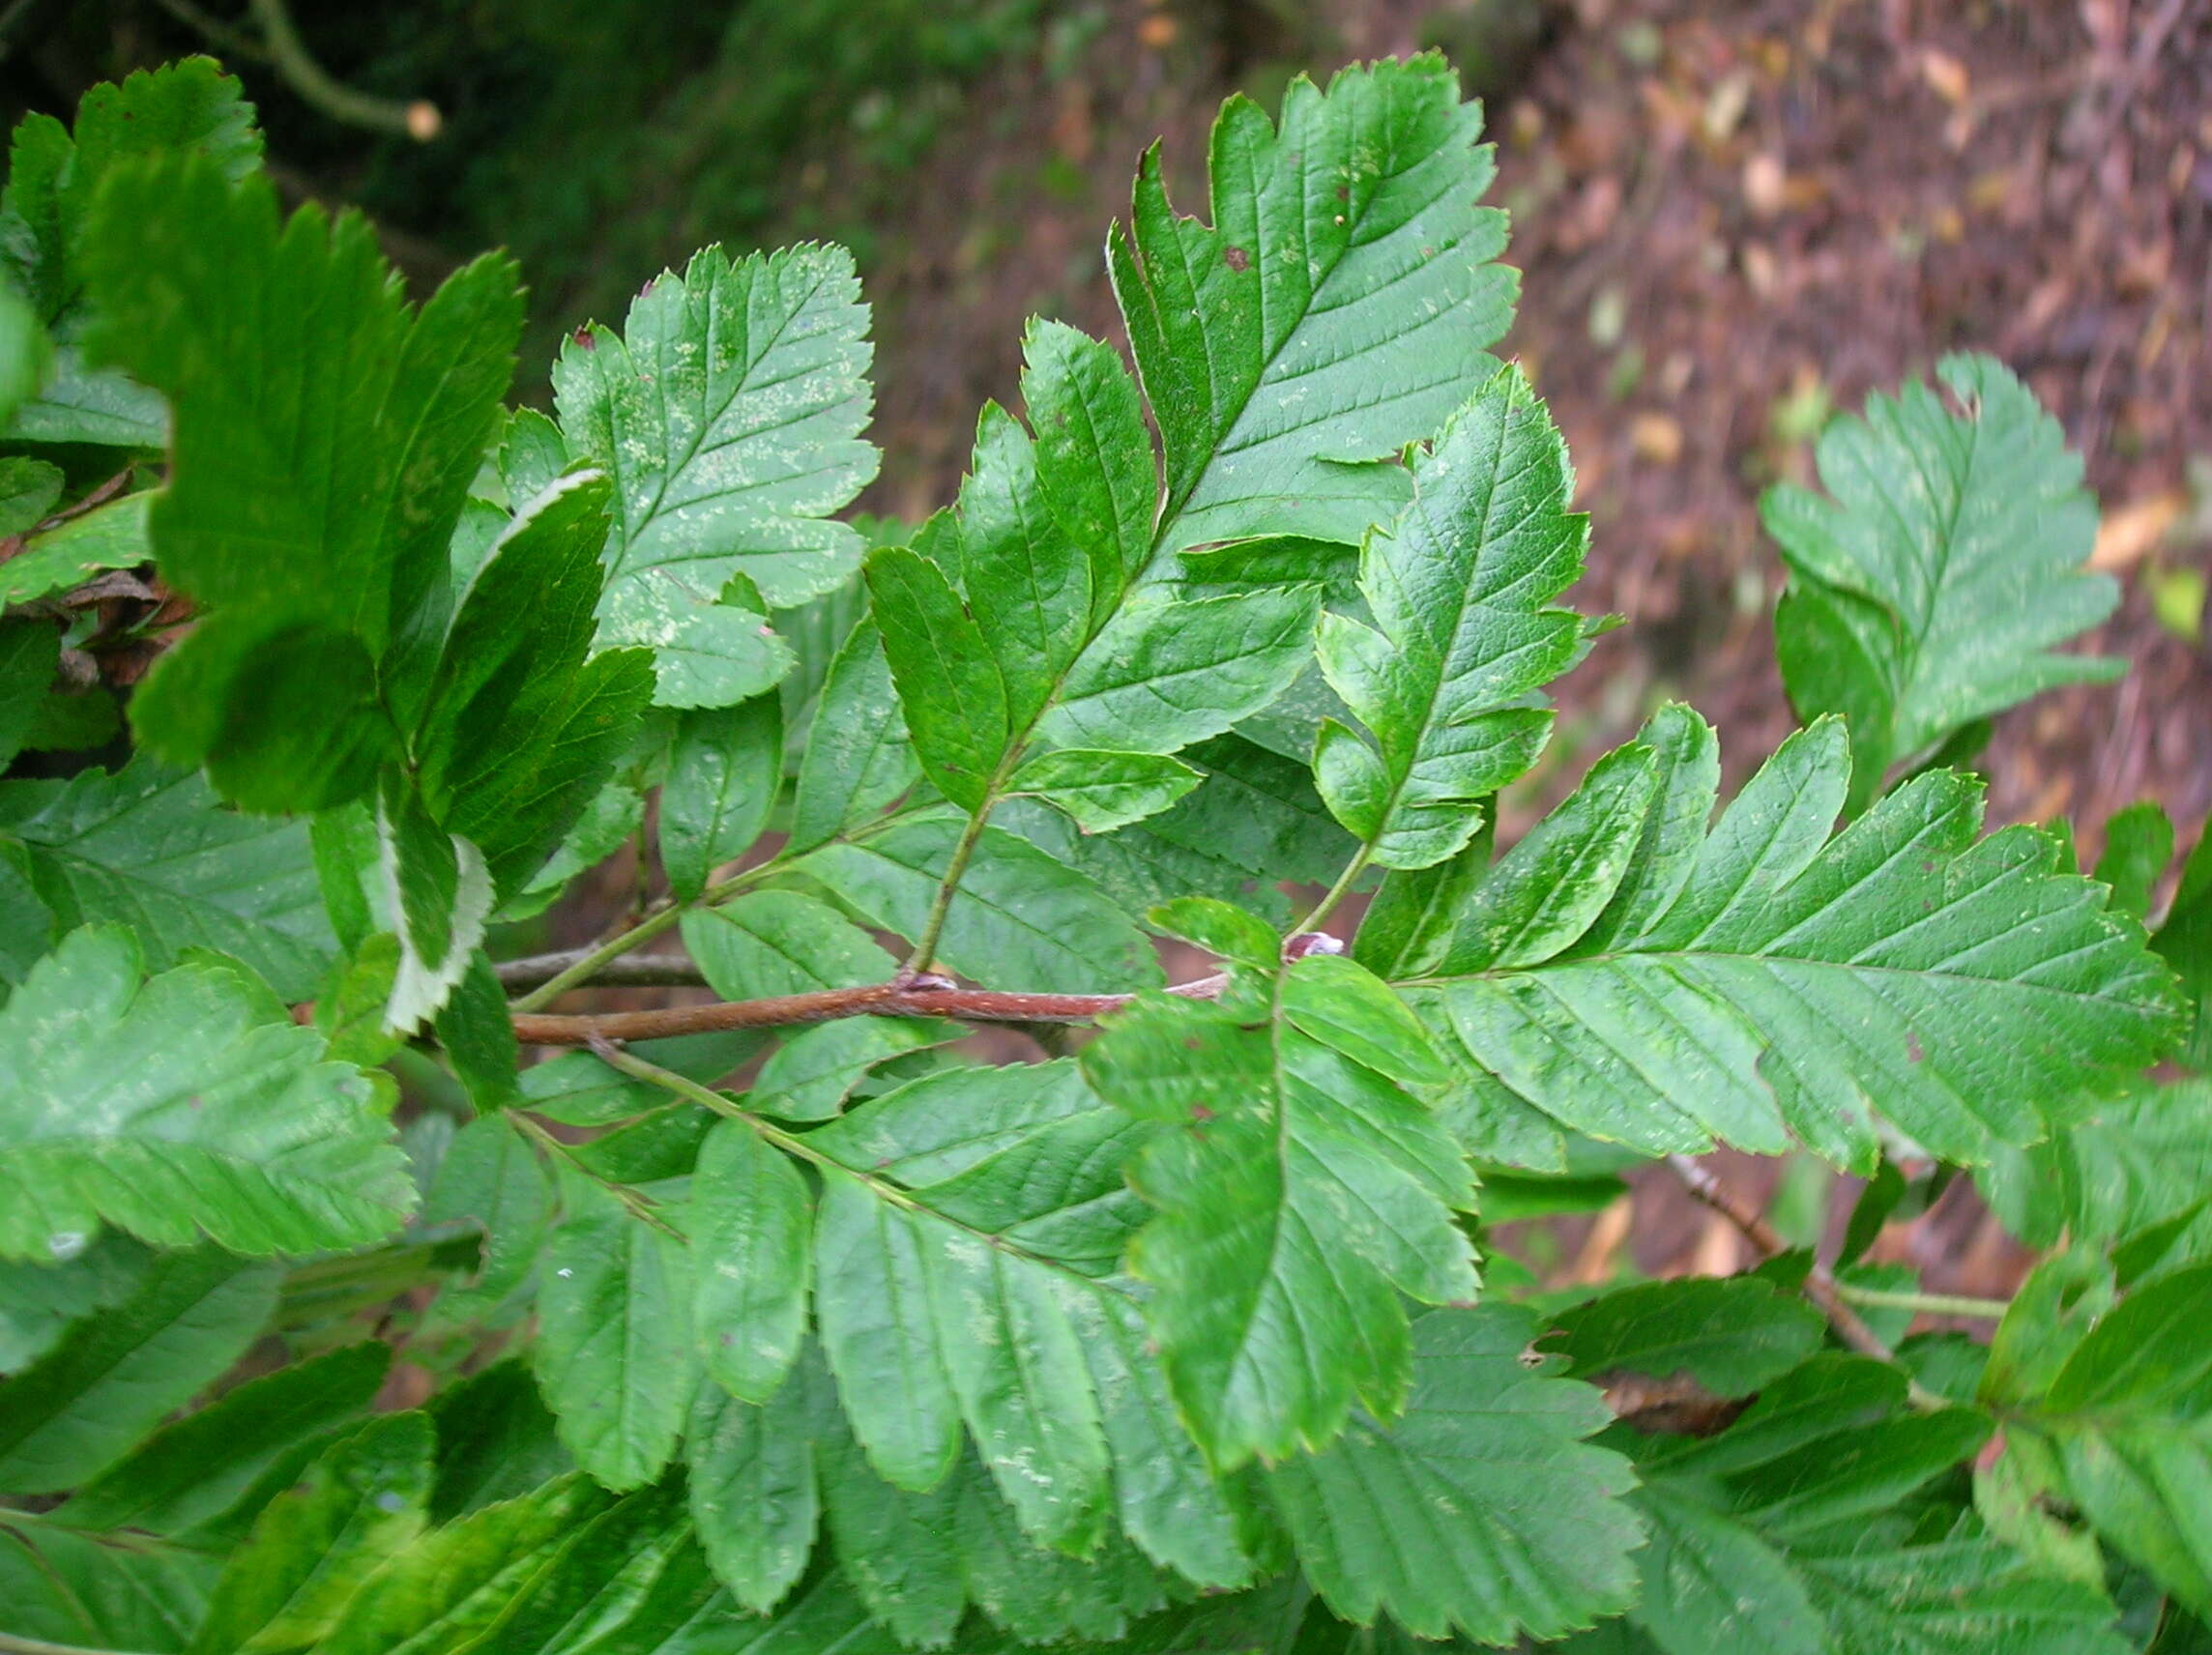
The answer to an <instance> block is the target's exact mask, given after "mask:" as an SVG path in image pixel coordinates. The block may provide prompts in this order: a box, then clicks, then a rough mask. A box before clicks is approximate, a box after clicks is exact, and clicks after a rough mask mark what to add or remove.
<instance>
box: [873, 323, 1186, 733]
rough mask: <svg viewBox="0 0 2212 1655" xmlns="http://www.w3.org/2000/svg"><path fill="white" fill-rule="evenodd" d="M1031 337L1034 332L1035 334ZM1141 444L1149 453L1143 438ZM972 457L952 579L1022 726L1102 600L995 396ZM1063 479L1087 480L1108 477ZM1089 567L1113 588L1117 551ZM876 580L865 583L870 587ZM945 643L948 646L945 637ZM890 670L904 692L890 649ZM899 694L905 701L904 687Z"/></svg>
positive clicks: (1010, 716)
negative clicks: (1098, 599)
mask: <svg viewBox="0 0 2212 1655" xmlns="http://www.w3.org/2000/svg"><path fill="white" fill-rule="evenodd" d="M1032 339H1033V342H1036V335H1035V334H1033V335H1032ZM1032 384H1033V386H1034V385H1035V382H1034V381H1033V382H1032ZM1045 412H1046V411H1045V410H1041V409H1040V410H1038V412H1037V414H1036V415H1034V416H1033V417H1036V418H1043V417H1045ZM1051 412H1053V413H1058V412H1060V411H1059V410H1052V411H1051ZM1140 451H1142V452H1145V453H1146V454H1147V456H1148V457H1150V450H1149V447H1148V448H1147V449H1146V450H1140ZM1100 457H1101V459H1103V458H1105V457H1106V456H1100ZM971 465H972V469H971V471H970V473H969V476H968V479H967V480H966V481H965V482H964V483H962V484H961V488H960V506H959V524H960V551H959V574H960V584H961V587H962V589H963V590H964V591H965V592H966V594H967V597H968V612H969V614H970V615H972V616H973V617H974V619H975V625H976V627H977V628H978V629H979V631H978V635H979V637H980V639H981V642H982V645H983V649H984V651H985V654H984V656H983V657H982V658H984V659H988V660H990V661H993V662H995V663H996V664H997V666H998V669H999V673H998V676H999V681H1000V682H1001V684H1002V686H1003V689H1004V696H1005V702H1006V720H1007V723H1008V725H1009V727H1010V728H1011V729H1013V730H1017V731H1018V730H1026V729H1028V728H1029V726H1030V725H1031V723H1032V722H1033V721H1034V719H1035V718H1036V716H1037V714H1038V713H1039V712H1040V711H1043V710H1044V707H1045V704H1046V703H1047V702H1048V701H1050V700H1051V699H1052V697H1053V693H1054V691H1055V690H1056V689H1057V688H1058V687H1059V684H1060V681H1061V678H1062V675H1063V674H1064V673H1065V672H1066V671H1067V669H1068V667H1069V665H1070V664H1071V663H1072V662H1073V661H1074V659H1075V657H1076V654H1077V653H1078V652H1080V651H1081V650H1082V648H1083V646H1084V645H1085V644H1086V643H1087V642H1088V641H1089V639H1090V633H1091V612H1092V610H1093V608H1099V607H1105V606H1106V605H1102V604H1099V603H1097V602H1096V601H1095V596H1094V594H1093V592H1092V590H1091V582H1092V579H1093V575H1092V568H1091V549H1090V548H1088V547H1086V546H1084V545H1082V544H1080V543H1078V541H1077V540H1076V539H1075V538H1074V537H1072V536H1069V535H1067V534H1065V533H1063V532H1062V530H1061V528H1060V526H1059V524H1058V523H1057V521H1056V520H1055V519H1054V517H1053V514H1052V512H1051V509H1050V508H1049V507H1048V506H1047V505H1046V503H1045V500H1044V498H1043V493H1042V489H1041V486H1040V482H1039V479H1038V477H1037V463H1036V453H1035V450H1034V449H1033V446H1032V444H1031V442H1030V437H1029V433H1028V432H1027V431H1025V430H1024V429H1023V428H1022V426H1021V423H1020V422H1019V421H1016V420H1015V419H1014V417H1013V416H1012V415H1010V414H1008V413H1007V412H1006V411H1005V410H1004V408H1001V407H1000V406H999V405H998V404H997V403H995V402H989V403H985V404H984V406H983V414H982V418H981V420H980V421H978V422H977V424H976V429H975V457H974V459H973V461H972V462H971ZM1069 480H1070V481H1071V482H1083V481H1088V482H1091V483H1093V484H1094V485H1095V484H1099V483H1104V482H1106V480H1107V479H1104V478H1070V479H1069ZM1102 549H1103V548H1102ZM1098 574H1099V576H1100V577H1102V578H1104V579H1106V580H1107V581H1108V582H1109V590H1110V591H1112V592H1115V593H1118V592H1119V591H1120V589H1121V560H1120V558H1119V557H1118V556H1117V557H1114V558H1113V559H1112V561H1110V562H1106V561H1103V560H1102V563H1101V567H1100V568H1099V570H1098ZM875 590H876V588H875V587H874V585H873V583H871V595H873V594H874V592H875ZM876 618H877V624H878V625H879V626H885V634H884V635H885V641H886V643H887V644H890V643H891V642H892V640H893V639H894V638H895V637H896V635H897V633H896V629H895V621H896V618H895V617H893V622H894V624H886V619H885V616H884V613H883V600H879V602H878V603H877V606H876ZM952 643H953V640H952V638H950V637H947V638H946V645H947V646H950V645H951V644H952ZM891 671H892V674H893V675H894V676H896V677H899V678H900V679H901V681H902V684H901V694H902V695H906V691H905V689H904V679H905V674H904V673H902V672H901V669H900V660H899V654H898V653H893V654H892V657H891ZM907 700H908V704H909V705H910V706H911V705H913V704H914V697H913V696H911V695H907ZM926 721H927V718H926V713H925V711H924V710H922V709H919V708H917V711H916V712H915V714H914V715H913V717H912V718H911V719H910V723H912V724H915V725H917V726H918V725H920V724H923V723H925V722H926Z"/></svg>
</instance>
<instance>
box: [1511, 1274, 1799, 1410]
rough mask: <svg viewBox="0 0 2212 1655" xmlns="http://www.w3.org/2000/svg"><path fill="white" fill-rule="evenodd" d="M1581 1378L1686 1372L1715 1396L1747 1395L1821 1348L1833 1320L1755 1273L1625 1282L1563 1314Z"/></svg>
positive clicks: (1567, 1350)
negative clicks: (1627, 1285) (1629, 1284)
mask: <svg viewBox="0 0 2212 1655" xmlns="http://www.w3.org/2000/svg"><path fill="white" fill-rule="evenodd" d="M1554 1320H1555V1321H1556V1322H1557V1326H1558V1329H1559V1332H1560V1334H1561V1335H1562V1336H1563V1343H1561V1344H1560V1345H1559V1347H1558V1350H1559V1351H1560V1353H1561V1354H1562V1355H1564V1356H1566V1357H1567V1359H1568V1364H1569V1372H1571V1373H1573V1374H1574V1375H1575V1376H1576V1377H1577V1378H1578V1379H1587V1378H1591V1377H1593V1376H1596V1375H1599V1374H1609V1373H1617V1372H1622V1371H1625V1372H1628V1373H1633V1374H1648V1375H1650V1376H1651V1377H1653V1378H1654V1379H1669V1378H1672V1377H1673V1376H1674V1375H1676V1374H1687V1375H1689V1377H1690V1378H1691V1379H1695V1380H1696V1381H1697V1382H1698V1383H1699V1384H1700V1385H1702V1386H1703V1387H1704V1388H1705V1389H1706V1390H1708V1391H1711V1392H1712V1393H1714V1394H1715V1395H1716V1396H1724V1397H1738V1396H1748V1395H1750V1394H1751V1393H1752V1392H1753V1391H1756V1390H1758V1389H1759V1388H1760V1386H1761V1385H1763V1384H1766V1383H1768V1382H1770V1381H1771V1380H1774V1379H1780V1378H1781V1377H1782V1376H1783V1375H1784V1374H1786V1373H1788V1372H1789V1371H1790V1369H1792V1368H1794V1367H1796V1366H1797V1364H1798V1363H1800V1362H1802V1361H1803V1360H1804V1359H1805V1358H1806V1357H1808V1356H1810V1355H1811V1354H1812V1353H1813V1352H1814V1351H1815V1350H1819V1347H1820V1341H1821V1336H1822V1334H1823V1333H1824V1331H1825V1326H1826V1324H1825V1323H1824V1322H1823V1321H1821V1318H1820V1313H1819V1311H1817V1310H1815V1309H1814V1308H1813V1307H1812V1306H1811V1305H1809V1304H1807V1303H1806V1302H1805V1301H1804V1300H1803V1299H1802V1298H1799V1297H1797V1296H1796V1295H1795V1294H1788V1293H1781V1292H1776V1291H1775V1290H1774V1287H1773V1285H1772V1284H1771V1283H1768V1282H1764V1281H1761V1280H1760V1279H1759V1278H1757V1277H1755V1276H1733V1277H1729V1278H1724V1279H1714V1278H1711V1277H1700V1276H1688V1277H1683V1278H1680V1279H1678V1280H1675V1281H1665V1282H1644V1283H1640V1284H1638V1285H1637V1286H1635V1287H1630V1288H1622V1289H1621V1290H1619V1291H1618V1292H1609V1293H1605V1294H1602V1295H1600V1296H1599V1297H1597V1298H1593V1299H1591V1300H1589V1301H1588V1302H1587V1303H1586V1304H1580V1305H1577V1306H1575V1307H1574V1308H1573V1309H1572V1310H1568V1311H1563V1312H1561V1313H1560V1314H1559V1315H1558V1316H1557V1318H1555V1319H1554Z"/></svg>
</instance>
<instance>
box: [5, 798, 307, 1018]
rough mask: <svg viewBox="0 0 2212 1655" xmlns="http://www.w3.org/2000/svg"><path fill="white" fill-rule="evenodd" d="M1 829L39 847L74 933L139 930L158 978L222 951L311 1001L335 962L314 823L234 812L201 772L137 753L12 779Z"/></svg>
mask: <svg viewBox="0 0 2212 1655" xmlns="http://www.w3.org/2000/svg"><path fill="white" fill-rule="evenodd" d="M0 834H7V835H13V836H14V837H15V839H17V840H19V841H20V842H21V843H22V845H23V846H24V847H25V850H26V853H27V858H28V863H29V870H28V871H29V873H30V875H31V878H32V881H33V883H34V884H35V885H36V886H37V887H38V890H39V894H40V896H42V897H43V898H44V900H45V902H46V903H47V904H48V905H49V906H50V907H51V908H52V909H53V910H54V912H55V913H56V915H59V917H60V920H61V923H62V925H63V926H64V928H69V927H73V926H76V925H81V924H84V923H86V922H87V921H90V920H95V919H98V920H103V921H113V922H116V923H119V924H125V925H128V926H130V927H131V931H132V932H133V933H134V934H135V935H136V936H137V938H138V940H139V943H140V945H141V946H142V947H143V948H144V949H145V952H146V960H147V964H148V965H149V966H150V967H151V968H152V969H153V970H155V971H166V970H167V969H168V968H169V967H171V966H173V965H175V964H176V963H177V961H178V960H179V959H181V958H182V957H183V956H184V954H185V951H186V950H187V949H190V948H213V949H217V950H218V951H220V952H222V953H225V954H228V955H230V956H231V957H233V958H234V959H237V960H239V961H240V962H242V963H243V964H245V965H247V966H248V967H250V968H251V969H252V970H253V971H254V972H256V973H259V974H260V975H261V976H262V977H263V978H264V979H266V980H267V982H268V983H269V986H270V987H271V988H273V989H275V990H276V991H277V994H278V995H280V996H282V997H283V998H285V999H287V1000H299V999H304V998H306V996H308V995H311V994H313V993H314V992H315V990H316V987H317V985H318V984H319V982H320V980H321V978H322V975H323V973H324V971H325V969H326V968H327V967H328V966H329V964H330V962H331V958H332V953H333V949H332V945H331V934H330V925H329V921H328V920H327V919H326V918H325V917H324V915H323V904H322V898H321V894H320V892H319V889H318V886H317V882H316V879H315V870H314V863H313V860H312V857H311V856H310V854H309V850H308V845H307V834H306V828H305V827H303V826H302V825H301V824H299V823H297V822H279V821H271V820H268V819H266V818H255V817H250V816H241V815H239V814H237V813H236V812H234V811H230V810H225V809H223V808H221V807H220V806H219V805H218V802H217V800H216V798H215V796H214V794H213V793H212V792H211V791H210V790H209V788H208V785H207V783H206V782H205V781H203V780H202V779H201V778H200V777H199V776H197V775H194V774H192V773H190V772H189V771H180V770H174V769H168V768H167V767H165V766H162V765H159V764H156V763H154V762H153V761H152V760H150V759H136V760H133V761H132V762H131V764H129V765H127V766H125V767H124V768H123V769H120V770H117V771H115V772H113V773H112V774H110V773H108V772H107V771H104V770H98V769H88V770H84V771H81V772H80V773H78V774H77V775H75V776H73V777H72V778H71V779H70V780H68V781H66V782H58V781H41V782H9V783H6V784H5V785H0Z"/></svg>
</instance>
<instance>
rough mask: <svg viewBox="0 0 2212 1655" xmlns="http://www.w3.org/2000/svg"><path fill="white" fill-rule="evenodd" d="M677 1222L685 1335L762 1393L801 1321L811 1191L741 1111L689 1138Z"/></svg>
mask: <svg viewBox="0 0 2212 1655" xmlns="http://www.w3.org/2000/svg"><path fill="white" fill-rule="evenodd" d="M687 1222H688V1225H689V1231H690V1238H691V1244H692V1246H693V1247H694V1248H696V1249H697V1255H696V1258H695V1260H694V1263H693V1267H692V1275H693V1285H692V1299H691V1327H692V1335H693V1337H694V1338H695V1339H696V1340H697V1341H698V1344H699V1350H700V1353H701V1356H702V1359H703V1360H704V1361H705V1363H706V1369H707V1373H708V1376H709V1377H710V1378H711V1379H713V1381H714V1382H715V1383H716V1384H717V1385H719V1386H721V1387H722V1388H724V1389H726V1390H727V1391H729V1392H730V1394H731V1395H733V1396H736V1397H741V1398H742V1399H743V1400H745V1401H747V1402H753V1403H766V1402H767V1401H768V1400H769V1399H770V1398H771V1397H772V1396H773V1395H774V1394H775V1393H776V1391H777V1390H778V1389H779V1388H781V1386H782V1384H783V1382H784V1379H785V1377H786V1376H787V1375H788V1374H789V1373H790V1371H791V1364H792V1363H793V1362H794V1361H796V1360H797V1359H798V1356H799V1345H800V1338H801V1337H802V1336H803V1335H804V1333H805V1331H806V1291H807V1288H808V1286H809V1284H810V1283H811V1281H812V1279H813V1275H814V1246H813V1242H814V1202H813V1197H812V1195H811V1193H810V1192H809V1191H808V1189H807V1187H806V1183H805V1180H804V1179H803V1178H801V1177H800V1175H799V1170H798V1168H797V1167H795V1166H794V1165H793V1164H792V1161H791V1159H790V1157H789V1156H787V1155H785V1154H784V1153H783V1152H782V1151H781V1150H779V1149H775V1148H771V1147H770V1146H769V1145H768V1144H766V1143H764V1142H762V1140H761V1138H760V1135H759V1134H758V1133H756V1132H755V1131H754V1130H753V1129H752V1127H750V1126H749V1125H747V1124H746V1123H744V1122H743V1121H740V1120H724V1121H721V1122H719V1123H717V1124H716V1125H715V1127H714V1129H713V1131H711V1132H709V1133H708V1134H707V1140H706V1142H705V1143H704V1144H702V1145H701V1146H700V1147H699V1163H698V1169H697V1171H696V1172H695V1173H694V1174H693V1175H692V1179H691V1204H690V1208H689V1213H688V1219H687ZM761 1607H765V1606H761Z"/></svg>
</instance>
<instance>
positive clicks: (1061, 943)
mask: <svg viewBox="0 0 2212 1655" xmlns="http://www.w3.org/2000/svg"><path fill="white" fill-rule="evenodd" d="M961 827H962V824H961V823H960V822H959V821H958V820H957V819H955V818H953V817H950V816H948V815H933V816H922V817H914V818H909V819H908V820H905V821H902V822H899V823H898V824H896V825H895V826H893V827H888V828H886V829H884V830H883V831H881V832H878V833H872V834H870V835H868V836H867V837H866V838H864V839H861V840H859V841H856V842H854V843H851V844H832V845H826V846H824V847H823V848H822V849H821V850H819V851H815V852H813V853H812V854H810V855H809V856H808V857H806V859H805V860H804V861H803V862H801V863H800V867H801V868H802V869H803V870H805V871H806V872H808V873H810V874H812V875H813V876H814V877H815V878H817V879H819V880H821V881H822V882H823V883H824V884H825V885H826V886H829V888H830V889H832V890H834V891H835V892H836V893H837V895H838V897H839V898H840V900H842V901H844V902H846V903H848V904H850V905H851V906H852V907H853V908H854V909H855V910H856V911H858V912H859V913H860V914H861V915H865V916H866V917H867V918H868V919H869V920H870V921H871V922H873V923H875V924H877V925H880V926H882V927H883V928H884V929H886V930H888V931H894V932H896V933H898V934H899V935H900V936H902V937H908V938H913V937H917V936H919V935H920V934H921V929H922V925H923V923H924V921H925V919H926V918H927V916H928V914H929V906H930V903H931V901H932V899H933V898H934V897H935V896H936V894H937V887H938V884H939V882H940V880H942V879H943V877H944V873H945V870H946V866H947V865H948V864H949V863H950V861H951V858H952V851H953V846H954V845H955V843H956V842H957V841H958V839H959V837H960V831H961ZM937 952H938V957H939V958H940V959H942V960H944V961H945V962H946V964H947V965H949V966H951V968H952V969H953V970H954V971H957V972H962V973H967V974H968V975H970V976H974V977H976V978H979V979H981V980H984V981H987V982H989V983H990V984H991V986H992V987H994V988H1011V989H1028V988H1035V989H1046V988H1049V989H1053V990H1058V991H1062V992H1077V993H1091V992H1096V993H1113V992H1116V991H1119V990H1126V989H1138V988H1148V987H1150V986H1152V985H1153V984H1155V983H1157V982H1158V981H1159V980H1160V968H1159V963H1158V961H1157V960H1156V959H1154V958H1153V955H1152V950H1151V946H1150V944H1148V943H1147V942H1146V940H1145V935H1144V933H1143V932H1141V931H1140V930H1138V929H1137V927H1136V925H1135V923H1134V922H1133V921H1132V920H1130V919H1129V917H1128V916H1127V915H1124V914H1123V913H1122V912H1121V909H1120V908H1119V907H1118V906H1117V905H1116V904H1115V903H1114V902H1113V901H1112V900H1111V899H1110V898H1109V897H1107V895H1106V894H1105V893H1104V892H1102V891H1101V890H1099V889H1098V887H1097V886H1094V885H1092V884H1091V882H1090V881H1089V880H1087V879H1085V878H1084V877H1083V876H1082V875H1081V874H1079V873H1077V872H1075V871H1074V870H1073V869H1072V868H1067V867H1063V866H1062V865H1061V864H1060V863H1059V862H1056V861H1054V860H1053V859H1052V858H1051V857H1047V856H1045V855H1044V854H1043V853H1042V852H1041V851H1038V850H1037V849H1036V848H1035V847H1034V846H1033V845H1031V844H1030V843H1028V841H1026V840H1022V839H1017V838H1015V837H1014V836H1013V835H1012V834H1010V833H1004V832H1001V831H1000V830H998V829H997V828H993V827H986V828H985V829H984V830H983V833H982V836H981V838H980V839H978V840H977V841H976V844H975V856H974V857H973V859H972V860H971V861H970V862H969V864H968V871H967V874H966V876H965V877H964V878H963V879H962V880H961V882H960V890H959V894H958V895H956V896H955V897H954V898H953V900H952V906H951V908H950V909H949V910H948V911H947V913H946V920H945V934H944V936H943V937H942V938H941V939H940V940H939V943H938V947H937Z"/></svg>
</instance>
